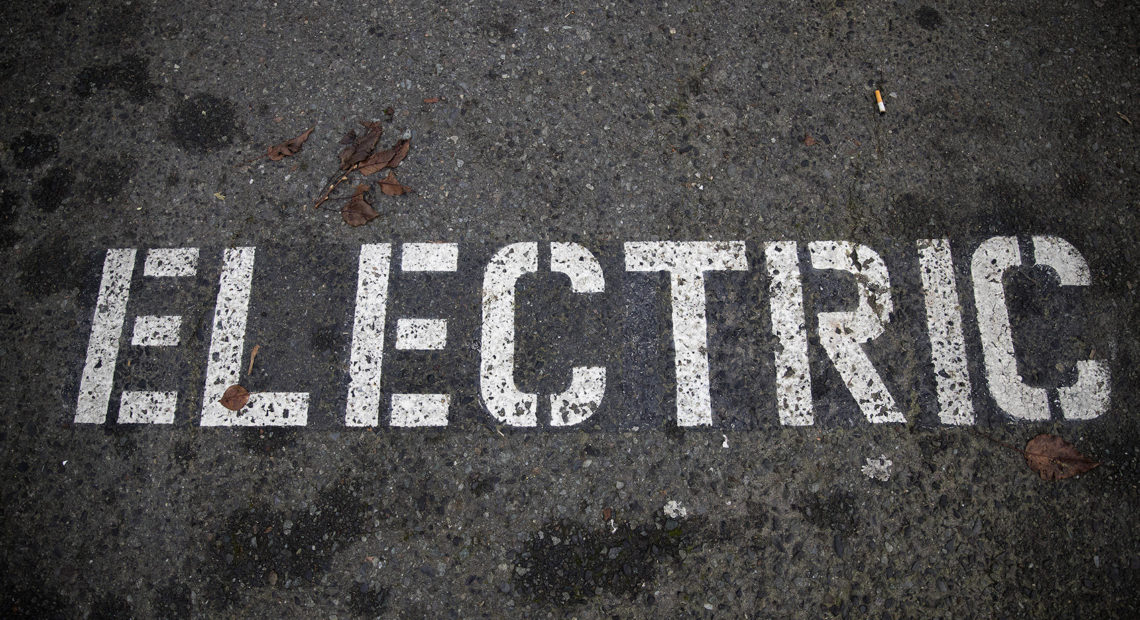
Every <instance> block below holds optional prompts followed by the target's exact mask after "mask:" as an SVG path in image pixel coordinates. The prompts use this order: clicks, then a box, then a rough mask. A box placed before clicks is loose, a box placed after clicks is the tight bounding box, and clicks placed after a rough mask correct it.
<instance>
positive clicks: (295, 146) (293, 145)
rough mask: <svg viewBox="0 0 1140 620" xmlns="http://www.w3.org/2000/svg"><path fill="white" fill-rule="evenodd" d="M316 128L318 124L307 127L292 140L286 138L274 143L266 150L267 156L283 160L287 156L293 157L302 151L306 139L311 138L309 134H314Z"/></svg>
mask: <svg viewBox="0 0 1140 620" xmlns="http://www.w3.org/2000/svg"><path fill="white" fill-rule="evenodd" d="M316 128H317V126H316V125H313V126H312V127H309V128H308V129H306V130H305V132H304V133H302V134H301V135H299V136H297V137H296V138H293V139H292V140H286V141H284V142H282V143H280V144H274V145H273V146H271V147H269V149H268V150H267V151H266V152H265V156H266V157H268V158H269V159H270V161H281V160H282V159H285V158H286V157H292V156H293V155H296V154H297V153H300V152H301V147H302V146H304V145H305V140H308V139H309V136H311V135H312V134H313V130H314V129H316Z"/></svg>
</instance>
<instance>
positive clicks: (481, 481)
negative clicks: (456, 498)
mask: <svg viewBox="0 0 1140 620" xmlns="http://www.w3.org/2000/svg"><path fill="white" fill-rule="evenodd" d="M499 482H500V478H499V477H498V476H483V475H480V474H479V473H478V472H471V473H470V474H468V476H467V490H468V491H470V492H471V494H472V495H476V496H483V495H486V494H488V493H490V492H491V491H494V490H495V485H496V484H498V483H499Z"/></svg>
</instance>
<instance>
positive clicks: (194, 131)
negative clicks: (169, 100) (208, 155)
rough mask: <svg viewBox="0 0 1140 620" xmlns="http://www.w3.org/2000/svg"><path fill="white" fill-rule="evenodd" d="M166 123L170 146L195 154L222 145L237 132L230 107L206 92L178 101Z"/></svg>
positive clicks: (237, 128) (232, 107)
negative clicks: (171, 141)
mask: <svg viewBox="0 0 1140 620" xmlns="http://www.w3.org/2000/svg"><path fill="white" fill-rule="evenodd" d="M168 122H169V125H170V133H171V137H172V138H173V140H174V143H175V144H177V145H178V146H180V147H182V148H184V149H186V150H188V151H194V152H199V153H202V152H207V151H212V150H214V149H218V148H221V147H223V146H226V145H227V144H229V143H231V142H233V140H234V138H235V137H236V136H237V135H238V134H239V133H240V132H241V127H239V126H238V121H237V109H236V108H235V107H234V104H233V103H232V102H231V101H229V100H228V99H223V98H221V97H215V96H214V95H209V94H206V93H198V94H196V95H191V96H190V97H189V98H187V99H184V100H182V101H180V102H179V103H178V105H177V106H175V108H174V112H173V113H171V115H170V118H169V119H168Z"/></svg>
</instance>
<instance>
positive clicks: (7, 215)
mask: <svg viewBox="0 0 1140 620" xmlns="http://www.w3.org/2000/svg"><path fill="white" fill-rule="evenodd" d="M19 206H20V197H19V196H17V195H16V194H15V193H14V192H9V191H7V190H4V189H0V248H10V247H12V246H13V245H14V244H15V243H16V242H17V241H19V240H20V239H22V238H23V236H22V235H20V234H18V233H17V232H16V231H14V230H12V225H13V224H15V223H16V220H17V218H18V217H19V215H20V211H19Z"/></svg>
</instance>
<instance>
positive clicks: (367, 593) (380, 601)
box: [348, 582, 389, 618]
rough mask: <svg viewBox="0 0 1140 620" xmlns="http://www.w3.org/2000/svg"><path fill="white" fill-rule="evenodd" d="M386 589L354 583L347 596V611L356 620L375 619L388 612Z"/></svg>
mask: <svg viewBox="0 0 1140 620" xmlns="http://www.w3.org/2000/svg"><path fill="white" fill-rule="evenodd" d="M388 595H389V591H388V588H385V587H382V586H381V587H378V586H373V585H369V584H367V583H364V582H359V583H354V584H353V589H352V591H351V592H349V594H348V609H349V610H350V611H351V612H352V613H354V614H356V617H358V618H375V617H377V616H381V615H383V614H384V612H386V611H388Z"/></svg>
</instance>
